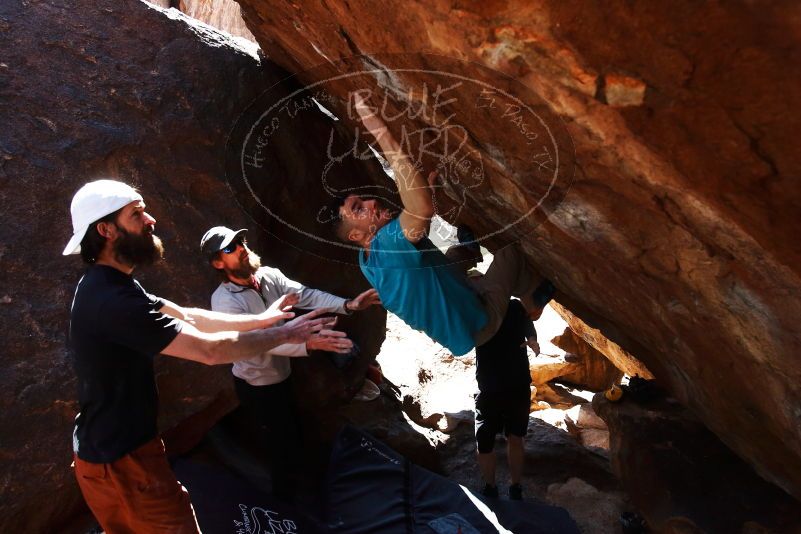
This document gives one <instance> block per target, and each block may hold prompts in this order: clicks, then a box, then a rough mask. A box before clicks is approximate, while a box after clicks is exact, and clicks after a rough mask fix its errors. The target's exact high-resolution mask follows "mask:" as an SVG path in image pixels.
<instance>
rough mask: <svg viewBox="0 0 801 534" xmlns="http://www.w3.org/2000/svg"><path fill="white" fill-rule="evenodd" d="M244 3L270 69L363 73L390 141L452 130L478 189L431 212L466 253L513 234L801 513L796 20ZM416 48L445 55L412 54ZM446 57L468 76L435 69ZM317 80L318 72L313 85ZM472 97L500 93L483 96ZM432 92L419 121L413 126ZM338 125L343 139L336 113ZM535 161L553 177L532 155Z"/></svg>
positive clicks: (785, 13)
mask: <svg viewBox="0 0 801 534" xmlns="http://www.w3.org/2000/svg"><path fill="white" fill-rule="evenodd" d="M239 3H240V5H242V8H243V16H244V18H245V21H246V23H247V24H248V27H249V28H250V30H251V31H252V32H253V34H254V36H255V37H256V39H257V41H258V42H259V44H260V45H261V47H262V49H263V50H264V51H265V53H266V54H267V55H269V56H270V57H271V58H273V59H274V60H275V61H277V62H278V63H279V64H281V65H282V66H284V67H285V68H287V69H288V70H290V71H291V72H295V73H298V76H299V78H300V79H301V80H302V81H304V82H307V83H310V82H316V81H319V80H321V79H323V78H327V79H331V78H332V76H331V75H332V73H333V72H338V73H340V74H343V73H346V72H349V71H350V72H352V71H353V70H355V69H357V68H362V69H363V70H366V71H369V72H368V73H367V74H364V75H362V76H361V77H359V78H358V80H356V79H348V78H340V79H338V80H337V81H336V82H335V83H332V84H331V86H330V92H331V93H332V94H334V95H336V96H338V97H339V98H341V99H343V101H344V100H345V99H346V98H347V96H348V92H349V91H351V90H354V89H361V88H370V89H373V90H374V93H377V95H376V96H377V98H376V99H375V100H374V101H373V102H374V103H379V102H381V97H382V96H383V95H384V94H386V93H389V94H390V95H391V96H392V99H393V101H392V102H391V103H390V104H389V106H388V107H387V108H386V109H385V110H384V111H385V112H387V114H388V115H393V116H397V115H400V114H401V111H402V109H401V106H400V104H399V102H403V101H405V102H406V104H407V106H406V107H408V108H410V109H411V110H412V112H410V113H406V114H404V115H403V118H402V119H398V120H394V121H393V123H392V124H390V129H392V130H393V132H394V133H395V134H396V135H400V134H401V133H402V132H401V124H402V125H403V127H405V128H406V131H407V133H408V132H412V131H425V130H424V127H426V126H428V127H432V126H438V127H440V130H442V128H441V127H442V122H441V120H442V119H443V117H451V118H452V121H451V123H450V124H451V125H453V124H454V123H458V125H459V126H460V127H461V130H460V131H461V132H462V135H461V136H460V137H459V139H460V140H464V141H465V144H463V145H460V146H461V148H462V151H461V153H460V155H464V156H465V158H463V159H460V160H459V161H460V162H463V163H469V166H467V165H465V166H462V167H460V168H459V169H457V171H465V170H470V171H472V170H475V169H481V170H482V172H483V173H484V174H483V176H478V177H477V176H475V175H472V178H473V181H470V180H469V178H470V177H469V176H465V175H463V174H462V175H458V173H457V175H456V178H458V180H454V179H453V178H454V176H451V177H450V178H451V180H450V181H449V182H448V184H446V185H445V186H444V187H443V189H442V190H441V191H442V194H441V195H438V201H439V202H440V205H441V207H442V208H445V209H446V211H447V213H448V216H449V217H451V219H456V218H458V219H459V220H460V222H469V223H470V224H471V225H472V226H473V228H474V230H475V231H476V234H477V235H478V236H487V235H489V234H490V233H492V232H494V231H496V230H498V228H499V226H500V227H504V228H507V229H508V230H509V231H508V232H506V233H505V234H504V235H499V236H496V237H497V240H496V242H493V240H491V239H487V240H486V243H487V244H488V245H489V247H490V248H492V249H494V248H495V247H497V246H499V245H500V244H502V243H503V242H508V241H510V240H514V239H519V242H520V244H521V245H522V248H523V249H524V251H525V253H526V255H527V257H528V259H529V260H530V261H531V263H532V264H533V265H534V266H536V269H537V270H538V271H540V272H541V273H542V274H544V275H546V276H547V277H549V278H550V279H551V280H553V281H554V282H555V283H556V285H557V287H558V288H559V289H560V291H561V296H560V299H559V300H560V302H562V303H563V304H565V305H566V306H567V307H568V308H569V309H570V310H572V311H573V312H574V313H576V314H577V315H578V316H580V317H581V318H582V319H583V320H584V321H585V322H587V323H588V324H591V325H592V326H593V328H598V329H599V330H600V331H601V332H603V333H604V334H605V335H606V336H607V337H609V338H610V339H612V340H613V341H615V342H616V343H618V344H619V345H620V346H621V347H623V348H624V349H625V350H626V351H628V352H630V353H631V354H633V355H634V356H635V357H636V358H638V359H640V360H642V361H643V362H644V364H645V365H646V366H647V368H648V369H649V370H650V371H651V372H652V373H653V374H654V375H655V376H656V377H657V378H658V379H659V380H661V381H662V382H663V383H665V384H666V385H667V386H668V387H669V388H670V390H671V391H672V392H673V393H674V394H675V396H676V397H677V398H678V399H679V400H680V401H681V402H682V403H684V404H686V405H688V406H689V407H690V408H692V410H693V411H694V412H695V413H697V414H698V416H699V417H700V418H701V420H702V421H703V422H704V423H705V424H706V425H708V426H709V427H710V428H711V429H713V430H714V431H715V432H716V433H717V434H718V435H719V436H721V438H722V439H723V440H724V441H725V442H726V443H727V444H728V445H730V446H731V447H732V448H733V449H734V450H735V451H736V452H737V453H738V454H740V455H742V456H743V457H744V458H747V459H748V460H749V461H750V462H752V463H753V465H755V466H756V467H757V469H758V470H759V472H760V473H761V474H762V475H763V476H765V477H767V478H769V479H771V480H773V481H774V482H776V483H778V484H780V485H781V486H782V487H784V488H786V489H787V490H788V491H790V492H792V493H793V494H794V495H796V496H797V497H801V453H800V452H799V449H798V447H797V446H796V444H797V443H799V442H800V441H801V419H800V418H799V411H798V408H797V407H798V406H799V405H801V392H800V390H799V388H798V387H797V385H798V383H799V379H801V366H799V365H798V359H797V353H798V347H799V346H800V345H801V330H799V329H798V328H797V325H796V319H795V318H796V317H797V316H798V315H799V313H801V298H799V297H801V279H799V271H800V270H801V249H799V248H798V247H797V246H796V245H793V243H795V242H796V241H797V239H796V233H797V232H796V227H797V223H798V210H797V206H798V205H799V202H800V201H801V188H799V186H798V181H797V180H795V179H793V177H795V176H798V174H799V173H800V172H801V157H800V156H799V152H798V149H797V141H796V135H795V133H796V132H797V131H798V130H799V127H800V126H801V116H799V114H798V113H796V112H795V110H797V109H798V108H799V106H801V84H799V83H796V80H798V79H799V77H801V63H800V62H798V61H797V60H796V59H797V57H798V54H799V52H801V42H800V41H799V35H801V29H800V28H799V24H800V23H799V19H798V17H796V16H795V7H794V6H793V5H792V3H787V2H771V3H750V4H743V3H726V4H699V3H696V2H689V1H682V2H679V3H675V2H671V3H659V2H657V3H641V4H636V5H633V4H629V3H617V4H614V5H607V4H596V3H592V2H582V3H579V4H575V3H565V2H560V1H557V0H539V1H537V2H528V1H522V0H511V1H504V2H497V1H496V2H483V3H480V4H464V3H463V4H458V5H454V4H453V3H447V2H444V3H434V4H432V3H428V2H425V3H424V2H411V3H410V2H402V3H384V4H382V5H381V9H376V6H375V3H374V2H371V1H369V0H353V1H350V2H345V3H331V2H316V1H311V0H298V1H296V2H289V3H287V2H264V1H258V2H257V1H255V0H239ZM701 29H703V31H701ZM385 51H391V52H405V53H407V54H406V55H403V57H400V58H398V57H397V56H396V57H395V58H387V57H386V56H382V55H381V52H385ZM417 52H430V53H432V54H439V56H436V59H431V57H429V56H427V57H426V58H420V57H417V58H410V57H409V55H408V54H409V53H417ZM358 54H363V55H364V56H363V57H362V58H361V59H360V60H358V61H353V62H350V63H346V64H345V66H344V67H343V66H342V64H340V63H338V62H339V61H340V60H341V59H342V58H345V57H350V56H354V55H358ZM442 56H448V57H451V58H458V59H464V60H466V62H465V63H463V64H460V66H459V68H449V67H447V66H445V67H443V63H444V62H445V60H444V59H442ZM320 64H323V65H327V66H328V70H327V71H326V70H325V69H322V70H319V69H312V67H314V66H316V65H320ZM398 67H403V68H404V69H405V70H400V69H399V68H398ZM451 67H452V66H451ZM487 67H489V68H491V69H495V70H496V71H499V72H500V73H502V74H496V75H494V76H493V75H492V74H490V73H487V71H486V70H485V69H486V68H487ZM422 71H424V72H422ZM454 71H457V72H454ZM443 72H447V73H448V75H453V74H456V75H458V76H461V77H462V78H461V79H462V81H465V83H463V84H462V85H461V86H459V87H452V86H453V85H454V84H455V82H454V83H453V84H451V85H448V84H446V83H442V84H440V85H439V87H440V88H441V89H444V88H450V91H449V92H447V93H446V94H445V95H441V96H444V97H446V98H447V99H449V103H448V104H447V105H446V106H445V107H444V108H442V109H441V110H440V111H443V110H444V111H445V112H446V113H443V114H440V115H436V116H435V115H432V114H431V113H430V111H432V109H433V107H434V105H433V104H432V103H433V100H432V99H431V97H432V95H431V93H430V92H429V93H428V94H426V93H425V92H424V91H423V89H424V88H423V84H424V83H426V84H427V87H429V88H435V87H437V84H436V83H435V82H434V80H433V78H434V77H435V75H439V76H441V77H442V76H445V75H443V74H442V73H443ZM504 76H510V77H511V79H512V81H510V79H509V78H506V77H504ZM445 77H448V76H445ZM449 79H451V80H452V79H453V78H452V77H450V78H449ZM479 82H480V83H484V84H487V86H491V87H492V88H493V89H488V91H490V92H489V93H480V92H479V94H478V95H477V93H476V91H475V84H476V83H479ZM517 82H522V83H517ZM487 86H485V88H486V87H487ZM495 89H498V91H496V90H495ZM500 89H503V91H505V94H506V95H511V96H512V97H516V96H520V97H521V101H522V103H524V104H532V105H533V108H532V109H533V110H534V113H533V115H526V116H525V117H524V116H523V115H522V114H521V113H522V112H521V109H522V108H521V106H519V105H516V104H512V103H511V102H510V98H511V97H510V96H504V98H506V100H505V101H504V99H503V98H501V96H500V94H501V91H500ZM493 91H494V92H493ZM531 93H535V96H532V95H531ZM425 96H428V97H429V106H428V108H427V109H428V111H429V113H428V114H425V113H414V110H419V108H420V104H421V102H422V99H423V98H424V97H425ZM482 97H483V98H482ZM451 98H455V100H450V99H451ZM442 102H443V100H440V103H442ZM493 106H495V107H494V108H493ZM515 106H517V107H515ZM332 109H333V111H334V112H335V114H336V115H337V116H338V117H340V119H341V120H343V121H346V122H349V123H351V124H353V123H354V121H353V117H352V116H349V115H348V110H347V106H345V105H339V106H333V108H332ZM493 109H494V113H493ZM399 110H401V111H399ZM549 110H550V111H552V112H555V113H556V114H558V115H559V116H560V117H561V118H562V119H563V121H564V128H562V126H561V123H559V122H558V119H557V121H556V122H554V117H553V115H549V114H548V111H549ZM453 114H455V115H453ZM534 115H536V116H538V117H540V118H542V119H543V120H544V122H545V123H546V124H547V125H548V126H550V130H551V133H553V134H554V135H555V137H552V138H548V139H546V137H547V136H546V133H545V132H544V130H543V129H541V128H539V127H538V126H537V125H536V123H535V119H534ZM527 119H531V120H527ZM438 121H440V122H438ZM532 128H533V129H532ZM562 129H563V130H564V131H566V133H567V134H569V135H568V136H566V137H565V136H560V134H559V131H561V130H562ZM440 133H442V132H440ZM535 135H538V136H539V137H534V136H535ZM571 139H572V145H573V146H574V147H575V150H574V151H573V150H572V149H571V148H570V140H571ZM428 141H430V142H431V144H428V145H426V151H425V154H423V156H424V157H422V160H423V163H424V166H426V167H429V168H430V167H433V166H435V165H433V164H432V163H431V161H430V159H431V158H429V160H428V161H426V157H427V156H431V154H432V153H438V154H439V155H440V156H442V155H443V154H445V153H447V152H448V151H447V150H443V145H445V144H446V143H448V142H449V140H448V139H445V136H441V137H440V138H439V139H438V140H435V141H432V140H431V139H429V140H428ZM529 141H531V142H532V143H533V145H534V146H533V148H537V149H538V150H537V151H534V152H532V151H531V150H527V145H528V142H529ZM540 141H546V142H545V143H544V144H543V145H539V144H537V143H539V142H540ZM421 143H422V144H425V142H424V141H420V143H418V145H419V144H421ZM541 146H544V147H545V148H546V149H547V150H545V153H548V154H549V155H550V156H553V155H554V154H559V155H560V156H561V158H560V159H559V161H558V162H557V161H555V160H553V159H550V160H548V158H547V156H546V157H545V159H540V158H539V157H538V155H539V154H543V153H544V152H543V151H541V150H539V148H540V147H541ZM418 152H419V151H418ZM570 160H572V161H570ZM573 162H574V163H575V172H574V173H572V165H571V163H573ZM479 163H481V165H480V166H479V165H478V164H479ZM546 170H547V171H549V172H550V171H552V170H555V171H556V172H561V173H567V174H569V175H570V176H565V175H564V174H563V175H562V177H563V178H566V179H567V178H570V179H572V183H571V184H569V185H570V186H569V191H568V190H567V187H566V184H564V183H559V184H556V185H557V186H562V187H561V189H560V188H559V187H557V188H556V189H549V187H550V185H552V184H551V181H552V178H553V175H552V174H549V172H545V171H546ZM457 181H458V183H457ZM550 193H554V194H550ZM546 196H547V198H546ZM560 198H563V200H562V202H561V203H558V202H555V201H556V200H559V199H560ZM543 199H546V202H544V203H540V201H541V200H543ZM454 207H462V208H464V209H461V211H459V210H455V209H450V208H454ZM532 209H533V210H534V211H535V212H536V213H530V212H531V211H532ZM526 214H529V216H528V217H526V218H524V220H521V221H518V222H517V223H516V224H515V225H514V228H513V229H510V228H509V227H510V223H509V221H517V219H518V218H520V217H521V216H523V215H526ZM538 214H539V215H540V216H537V215H538ZM545 218H547V219H548V220H547V222H545V223H544V224H541V223H542V222H543V219H545Z"/></svg>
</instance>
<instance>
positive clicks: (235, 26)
mask: <svg viewBox="0 0 801 534" xmlns="http://www.w3.org/2000/svg"><path fill="white" fill-rule="evenodd" d="M148 1H150V0H148ZM150 3H151V4H155V5H157V6H159V7H163V8H165V9H167V8H170V7H173V8H175V9H178V10H179V11H181V12H182V13H184V14H186V15H188V16H190V17H192V18H195V19H197V20H199V21H201V22H205V23H206V24H208V25H209V26H213V27H214V28H217V29H220V30H223V31H225V32H228V33H230V34H231V35H235V36H237V37H244V38H245V39H248V40H250V41H255V38H254V37H253V34H252V33H250V30H248V27H247V26H245V21H244V20H242V8H240V7H239V4H237V3H236V2H235V1H234V0H152V1H150Z"/></svg>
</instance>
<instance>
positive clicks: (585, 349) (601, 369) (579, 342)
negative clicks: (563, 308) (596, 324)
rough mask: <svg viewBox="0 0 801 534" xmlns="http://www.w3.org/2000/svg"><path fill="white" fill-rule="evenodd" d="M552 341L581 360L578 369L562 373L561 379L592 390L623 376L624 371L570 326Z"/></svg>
mask: <svg viewBox="0 0 801 534" xmlns="http://www.w3.org/2000/svg"><path fill="white" fill-rule="evenodd" d="M551 343H553V344H554V345H556V346H557V347H559V348H560V349H562V350H564V351H566V352H567V353H568V354H570V355H573V356H574V357H576V358H578V359H579V362H580V363H579V368H578V369H577V370H576V371H573V372H570V373H566V374H564V375H562V376H561V377H560V378H559V379H560V380H564V381H566V382H570V383H572V384H577V385H580V386H584V387H585V388H586V389H589V390H590V391H600V390H602V389H606V388H608V387H609V386H611V385H612V384H617V383H618V382H620V379H621V378H622V377H623V371H621V370H620V369H618V368H617V367H615V365H614V363H612V362H611V361H610V360H608V359H607V358H606V356H604V355H603V353H601V352H600V351H599V350H598V349H596V348H595V347H593V346H592V345H590V344H589V343H587V342H586V341H584V339H583V338H581V337H580V336H579V335H578V334H576V333H575V332H573V330H571V329H570V328H565V331H564V332H563V333H562V335H560V336H557V337H555V338H554V339H552V340H551Z"/></svg>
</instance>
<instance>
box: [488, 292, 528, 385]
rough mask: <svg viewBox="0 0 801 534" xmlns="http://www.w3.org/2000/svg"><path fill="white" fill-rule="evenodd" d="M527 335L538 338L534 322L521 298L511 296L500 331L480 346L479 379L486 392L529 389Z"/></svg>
mask: <svg viewBox="0 0 801 534" xmlns="http://www.w3.org/2000/svg"><path fill="white" fill-rule="evenodd" d="M526 338H534V339H536V338H537V333H536V332H535V330H534V325H533V324H532V322H531V319H529V317H528V315H527V314H526V310H525V308H523V305H522V304H521V303H520V301H519V300H514V299H513V300H510V301H509V307H508V308H507V310H506V315H505V316H504V318H503V323H501V327H500V328H499V329H498V332H497V333H496V334H495V335H494V336H492V339H490V340H489V341H487V342H486V343H484V344H483V345H480V346H478V347H476V380H478V389H479V390H480V391H481V392H482V393H499V392H503V391H514V390H522V389H528V387H529V385H530V384H531V374H530V372H529V366H528V356H527V355H526V345H525V344H524V343H525V342H526ZM521 345H522V346H521Z"/></svg>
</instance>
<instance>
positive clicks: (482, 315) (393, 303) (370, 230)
mask: <svg viewBox="0 0 801 534" xmlns="http://www.w3.org/2000/svg"><path fill="white" fill-rule="evenodd" d="M355 109H356V111H357V113H358V114H359V116H360V118H361V120H362V124H363V125H364V127H365V128H366V129H367V131H368V132H370V134H371V135H372V136H373V137H375V139H376V141H377V142H378V145H379V147H380V148H381V151H382V152H383V154H384V157H385V158H386V159H387V161H388V162H389V164H390V166H391V168H392V170H393V171H394V175H395V177H396V182H397V184H398V192H399V194H400V197H401V202H402V203H403V210H402V211H401V213H400V215H398V216H397V217H393V214H392V213H390V211H389V210H388V209H386V208H384V207H383V206H382V205H381V203H380V202H379V201H378V200H375V199H364V198H361V197H359V196H357V195H350V196H348V197H346V198H343V199H339V200H338V201H337V202H336V203H335V205H334V206H333V213H334V214H336V215H338V216H337V217H334V221H333V222H334V226H335V232H336V234H337V237H339V238H340V239H341V240H342V241H344V242H346V243H355V244H357V245H359V246H360V248H361V251H360V253H359V265H360V267H361V270H362V273H363V274H364V276H365V277H366V278H367V280H368V281H369V282H370V284H372V286H373V287H374V288H375V289H376V290H377V291H378V294H379V296H380V298H381V302H382V303H383V305H384V307H385V308H386V309H387V310H389V311H391V312H393V313H394V314H396V315H397V316H398V317H400V318H401V319H402V320H403V321H405V322H406V323H407V324H408V325H409V326H411V327H412V328H415V329H417V330H421V331H423V332H425V333H426V334H428V335H429V336H430V337H431V338H432V339H434V340H435V341H437V342H438V343H440V344H441V345H443V346H444V347H446V348H447V349H448V350H450V351H451V352H452V353H453V354H454V355H456V356H461V355H464V354H466V353H467V352H469V351H470V350H471V349H472V348H473V347H475V346H476V345H481V344H483V343H484V342H486V341H488V340H489V339H490V338H491V337H492V336H493V335H494V334H495V332H497V330H498V328H499V327H500V325H501V322H502V321H503V318H504V316H505V315H506V308H507V306H508V304H509V297H510V295H514V296H518V297H520V298H521V301H522V302H523V303H524V305H526V304H527V303H532V300H531V294H532V292H533V290H534V288H535V287H536V285H537V283H538V282H539V279H532V278H534V277H532V276H531V275H530V273H528V272H527V269H526V265H525V261H524V260H523V257H522V255H521V254H520V253H519V252H518V251H517V249H516V248H515V247H505V248H503V249H501V250H499V251H496V252H495V259H494V261H493V263H492V265H491V266H490V268H489V269H488V270H487V273H486V275H485V276H483V277H481V278H478V279H470V280H469V281H468V279H467V278H466V277H465V276H464V275H463V273H460V272H459V271H458V270H456V269H454V268H453V266H452V265H450V263H451V262H450V261H449V260H448V259H447V258H446V257H445V255H444V254H443V253H442V252H440V251H439V250H438V249H437V248H436V247H435V246H434V245H433V243H431V241H430V240H429V239H428V231H429V229H430V226H431V218H432V217H433V216H434V203H433V200H432V196H431V188H430V183H431V182H433V180H434V177H435V176H436V173H431V174H430V175H429V177H428V180H426V178H424V177H423V175H422V174H421V173H420V172H419V171H418V170H417V168H416V167H415V165H414V163H413V162H412V161H411V159H410V158H409V157H408V156H407V155H406V154H404V153H403V151H402V150H401V147H400V145H399V143H398V142H397V141H396V140H395V139H394V138H393V136H392V135H391V134H390V132H389V130H388V128H387V126H386V124H385V123H384V121H383V120H382V119H381V118H380V117H379V116H378V115H377V114H376V113H375V112H374V110H373V109H371V108H370V107H369V106H368V105H367V103H366V102H365V101H364V100H363V99H361V98H359V97H357V98H356V100H355ZM534 307H535V306H534V305H533V304H530V305H528V306H527V308H529V311H530V312H531V313H536V311H535V310H534ZM540 311H541V310H540Z"/></svg>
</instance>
